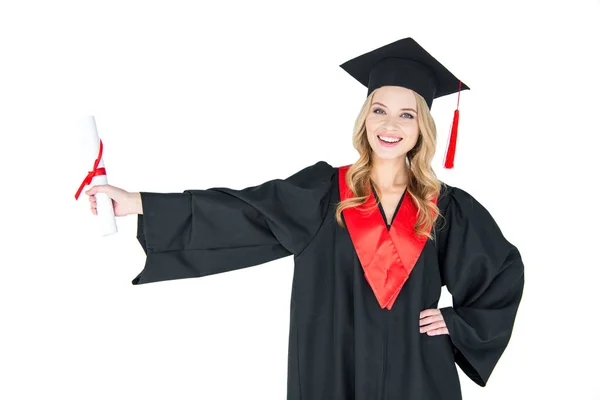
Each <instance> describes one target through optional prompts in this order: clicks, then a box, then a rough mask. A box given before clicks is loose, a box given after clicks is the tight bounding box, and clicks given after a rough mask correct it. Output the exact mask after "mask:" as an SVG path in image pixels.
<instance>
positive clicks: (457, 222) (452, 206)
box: [438, 187, 524, 387]
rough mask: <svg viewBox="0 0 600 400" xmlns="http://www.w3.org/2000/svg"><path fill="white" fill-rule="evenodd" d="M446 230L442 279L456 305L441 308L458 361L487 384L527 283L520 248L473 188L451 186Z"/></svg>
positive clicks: (442, 239) (442, 243)
mask: <svg viewBox="0 0 600 400" xmlns="http://www.w3.org/2000/svg"><path fill="white" fill-rule="evenodd" d="M440 210H441V213H442V214H443V215H444V217H445V219H446V220H445V222H444V228H443V229H442V230H441V232H440V236H439V237H440V241H439V245H438V256H439V260H440V272H441V276H442V281H443V283H444V284H445V285H446V288H447V289H448V292H450V294H451V295H452V300H453V301H452V304H453V306H452V307H444V308H441V309H440V311H441V313H442V316H443V317H444V321H445V322H446V326H447V328H448V333H449V336H450V339H451V342H452V344H453V349H454V355H455V361H456V363H457V365H458V366H459V367H460V368H461V369H462V370H463V372H464V373H465V374H466V375H467V376H468V377H469V378H470V379H471V380H472V381H474V382H475V383H477V384H478V385H479V386H482V387H483V386H485V385H486V384H487V382H488V379H489V377H490V375H491V373H492V370H493V369H494V368H495V366H496V364H497V362H498V361H499V359H500V356H501V355H502V353H503V352H504V350H505V349H506V347H507V345H508V342H509V340H510V337H511V334H512V330H513V325H514V322H515V318H516V314H517V309H518V307H519V304H520V302H521V297H522V294H523V287H524V266H523V262H522V259H521V255H520V253H519V250H518V249H517V248H516V247H515V246H514V245H513V244H511V243H510V242H509V241H508V240H507V239H506V238H505V237H504V235H503V234H502V232H501V230H500V228H499V226H498V225H497V224H496V222H495V221H494V219H493V218H492V216H491V215H490V213H489V212H488V211H487V210H486V209H485V208H484V207H483V206H482V205H481V204H480V203H479V202H478V201H477V200H475V199H474V198H473V197H472V196H471V195H470V194H469V193H467V192H465V191H464V190H462V189H459V188H456V187H451V188H450V189H449V196H448V198H447V207H446V209H445V211H444V210H442V207H440Z"/></svg>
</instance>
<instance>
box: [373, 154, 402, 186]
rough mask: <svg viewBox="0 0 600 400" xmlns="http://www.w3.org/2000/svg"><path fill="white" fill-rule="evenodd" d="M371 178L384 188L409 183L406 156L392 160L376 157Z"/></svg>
mask: <svg viewBox="0 0 600 400" xmlns="http://www.w3.org/2000/svg"><path fill="white" fill-rule="evenodd" d="M371 180H372V181H373V182H374V183H375V185H376V186H377V187H379V188H380V189H382V190H386V189H393V188H396V187H398V186H406V185H408V167H407V165H406V156H403V157H399V158H394V159H390V160H386V159H380V158H377V157H374V158H373V167H372V169H371Z"/></svg>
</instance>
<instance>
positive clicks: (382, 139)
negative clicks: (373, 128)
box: [377, 135, 402, 143]
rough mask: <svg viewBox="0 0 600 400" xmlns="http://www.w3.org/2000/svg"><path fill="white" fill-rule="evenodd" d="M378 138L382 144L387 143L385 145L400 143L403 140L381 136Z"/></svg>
mask: <svg viewBox="0 0 600 400" xmlns="http://www.w3.org/2000/svg"><path fill="white" fill-rule="evenodd" d="M377 138H379V140H381V141H382V142H385V143H398V142H400V141H401V140H402V138H400V137H390V136H379V135H377Z"/></svg>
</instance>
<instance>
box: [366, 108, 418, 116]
mask: <svg viewBox="0 0 600 400" xmlns="http://www.w3.org/2000/svg"><path fill="white" fill-rule="evenodd" d="M377 111H383V110H382V109H381V108H375V109H374V110H373V112H374V113H375V114H379V113H378V112H377ZM405 115H408V117H405V118H408V119H413V118H414V116H413V115H412V114H409V113H404V114H402V117H404V116H405Z"/></svg>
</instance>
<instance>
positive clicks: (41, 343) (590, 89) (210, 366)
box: [0, 0, 600, 400]
mask: <svg viewBox="0 0 600 400" xmlns="http://www.w3.org/2000/svg"><path fill="white" fill-rule="evenodd" d="M201 3H202V5H201ZM16 4H18V7H17V6H16ZM162 4H163V5H158V4H157V2H138V3H132V2H124V1H119V2H110V3H109V2H106V1H103V2H94V3H92V2H77V3H76V2H72V3H60V2H46V3H42V2H40V3H27V2H23V1H19V2H16V1H15V2H3V3H2V6H0V57H1V59H0V132H1V133H2V135H1V140H2V142H1V144H0V162H1V163H2V164H1V165H0V174H1V185H2V196H1V197H0V201H1V210H2V220H1V223H2V241H1V243H2V252H1V253H0V254H1V257H2V258H1V260H0V265H1V267H0V318H1V321H0V324H1V328H0V398H2V399H10V400H13V399H48V398H60V399H64V400H67V399H109V398H110V399H113V398H114V399H116V398H127V399H167V398H169V399H237V398H256V399H259V398H260V399H277V400H279V399H284V398H285V393H286V378H287V340H288V336H287V334H288V323H289V314H288V313H289V297H290V289H291V278H292V270H293V265H292V258H291V257H288V258H285V259H282V260H278V261H275V262H272V263H267V264H263V265H260V266H256V267H253V268H247V269H244V270H239V271H235V272H230V273H226V274H219V275H213V276H209V277H204V278H201V279H187V280H179V281H171V282H163V283H155V284H148V285H141V286H133V285H131V280H132V279H133V278H134V277H135V276H136V275H137V274H138V273H139V272H140V271H141V269H142V268H143V265H144V261H145V256H144V253H143V251H142V248H141V247H140V246H139V244H138V242H137V240H136V238H135V234H136V231H135V229H136V217H134V216H128V217H124V218H118V228H119V232H118V233H117V234H115V235H112V236H109V237H100V236H99V235H98V234H97V232H96V230H95V228H96V225H95V222H96V221H95V220H94V218H95V217H94V216H93V215H92V214H91V212H90V211H89V208H88V207H89V203H88V199H87V196H85V195H84V196H82V197H81V198H80V200H79V201H75V199H74V194H75V191H76V189H77V187H78V186H79V184H80V182H81V180H82V179H83V178H84V177H85V175H86V173H87V171H88V170H89V169H90V168H91V167H92V164H93V160H81V157H79V153H78V147H77V144H78V141H77V137H76V133H74V132H72V131H70V130H69V129H68V126H70V123H71V122H72V120H73V119H74V118H77V117H79V116H81V115H87V114H90V115H94V116H95V117H96V121H97V125H98V130H99V134H100V136H101V138H102V139H103V141H104V144H105V153H104V154H105V155H104V161H105V163H106V167H107V170H108V179H109V182H110V183H112V184H113V185H116V186H119V187H122V188H124V189H126V190H129V191H156V192H179V191H182V190H185V189H194V188H208V187H213V186H229V187H235V188H242V187H246V186H250V185H254V184H258V183H261V182H263V181H266V180H269V179H272V178H278V177H281V178H283V177H287V176H288V175H290V174H292V173H294V172H295V171H297V170H299V169H301V168H303V167H305V166H307V165H310V164H312V163H314V162H316V161H318V160H326V161H328V162H329V163H330V164H331V165H345V164H350V163H352V162H353V161H354V160H355V158H356V153H355V151H354V149H353V148H352V143H351V133H352V127H353V124H354V119H355V118H356V115H357V113H358V111H359V108H360V106H361V104H362V102H363V100H364V98H365V96H366V88H364V87H363V86H361V85H360V84H359V83H358V82H357V81H355V80H354V79H353V78H352V77H350V76H349V75H348V74H347V73H346V72H344V71H343V70H342V69H341V68H340V67H339V64H341V63H343V62H344V61H346V60H348V59H350V58H353V57H355V56H357V55H359V54H362V53H364V52H367V51H370V50H371V49H374V48H376V47H379V46H382V45H385V44H387V43H390V42H392V41H395V40H397V39H400V38H403V37H406V36H412V37H413V38H414V39H415V40H417V41H418V42H419V43H420V44H421V45H423V46H424V47H425V48H426V49H427V50H428V51H429V52H430V53H431V54H433V55H434V56H435V57H436V58H438V59H439V60H440V61H441V62H442V63H443V64H444V65H446V66H447V67H448V68H449V69H450V70H451V71H452V72H453V73H454V74H455V75H456V76H457V77H459V78H460V79H462V80H463V81H464V82H465V83H466V84H467V85H469V86H470V87H471V90H470V91H465V92H463V93H462V94H461V101H460V111H461V119H460V125H459V140H458V148H457V154H456V167H455V168H454V169H453V170H445V169H443V168H442V158H443V154H444V151H445V147H446V143H447V138H448V132H449V127H450V124H451V120H452V115H453V112H454V109H455V107H456V96H447V97H444V98H441V99H438V100H436V101H435V103H434V106H433V108H432V112H433V114H434V117H435V119H436V123H437V127H438V138H439V141H438V151H437V155H436V158H435V160H434V167H435V169H436V172H437V174H438V177H439V178H440V179H442V180H444V181H446V182H447V183H449V184H451V185H455V186H458V187H461V188H463V189H464V190H466V191H468V192H469V193H471V194H472V195H474V196H475V197H476V198H477V199H478V200H479V201H481V202H482V204H484V205H485V206H486V208H488V210H489V211H490V212H491V213H492V215H493V216H494V217H495V219H496V220H497V222H498V223H499V225H500V227H501V228H502V230H503V232H504V233H505V235H506V237H507V238H508V239H509V240H510V241H511V242H513V243H514V244H515V245H516V246H517V247H518V248H519V250H520V251H521V254H522V256H523V260H524V262H525V266H526V286H525V293H524V297H523V301H522V304H521V308H520V310H519V313H518V317H517V322H516V325H515V329H514V333H513V337H512V339H511V342H510V344H509V347H508V348H507V350H506V352H505V353H504V355H503V357H502V358H501V360H500V362H499V363H498V365H497V367H496V369H495V370H494V372H493V374H492V377H491V379H490V381H489V383H488V386H487V387H486V388H480V387H478V386H477V385H475V384H474V383H473V382H471V381H470V380H468V378H466V376H465V375H464V374H463V373H462V372H460V376H461V382H462V386H463V393H464V398H465V399H478V400H484V399H485V400H491V399H506V398H512V399H529V398H537V399H541V398H544V399H564V398H577V399H579V400H591V399H595V400H598V399H600V383H599V381H600V380H599V379H598V377H599V376H600V367H599V366H598V361H599V358H600V340H599V339H598V333H599V330H598V321H597V319H598V307H597V303H598V294H597V293H598V282H600V268H599V267H600V263H599V262H598V239H599V235H598V226H599V223H600V220H599V217H598V211H597V210H598V204H597V197H596V196H597V193H598V180H597V172H598V162H599V160H598V156H597V153H598V145H599V144H600V142H599V140H598V135H599V134H600V121H599V120H598V108H599V107H598V106H599V99H598V93H600V83H599V78H598V73H599V71H600V62H599V61H598V53H599V49H600V28H599V26H600V23H599V21H600V2H598V1H597V0H595V1H591V0H590V1H568V2H567V1H527V2H525V1H522V2H518V3H517V2H508V1H501V2H493V3H492V2H483V1H478V2H472V3H466V2H456V1H453V2H427V1H421V0H419V1H410V2H409V1H400V0H394V1H385V2H382V1H379V2H376V1H361V2H348V1H345V2H343V3H342V2H340V3H334V2H316V1H314V2H307V1H302V2H296V3H294V4H292V3H291V2H284V1H271V2H264V1H263V2H260V1H236V2H214V1H213V2H189V3H183V2H175V1H170V2H168V5H166V4H167V2H162ZM443 300H444V302H445V303H446V304H447V302H448V297H447V293H445V297H444V298H443Z"/></svg>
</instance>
